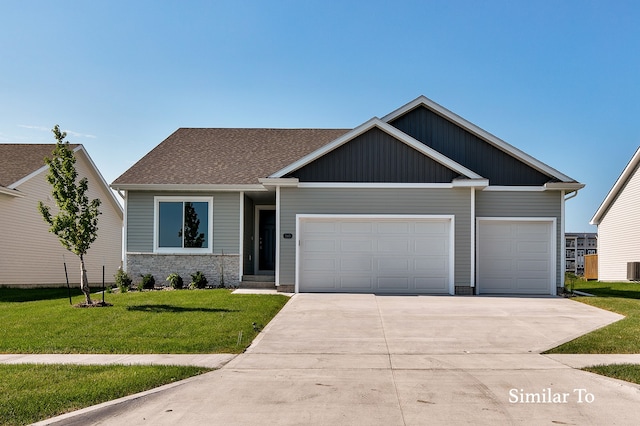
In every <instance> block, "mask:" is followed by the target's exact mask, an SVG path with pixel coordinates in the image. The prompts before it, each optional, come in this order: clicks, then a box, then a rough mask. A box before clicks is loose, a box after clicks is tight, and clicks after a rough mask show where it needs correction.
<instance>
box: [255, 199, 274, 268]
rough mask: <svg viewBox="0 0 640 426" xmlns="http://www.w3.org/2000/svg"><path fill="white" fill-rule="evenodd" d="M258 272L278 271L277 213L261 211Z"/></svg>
mask: <svg viewBox="0 0 640 426" xmlns="http://www.w3.org/2000/svg"><path fill="white" fill-rule="evenodd" d="M258 224H259V225H258V227H259V231H258V238H259V240H258V270H260V271H274V270H275V269H276V211H275V210H260V218H259V222H258Z"/></svg>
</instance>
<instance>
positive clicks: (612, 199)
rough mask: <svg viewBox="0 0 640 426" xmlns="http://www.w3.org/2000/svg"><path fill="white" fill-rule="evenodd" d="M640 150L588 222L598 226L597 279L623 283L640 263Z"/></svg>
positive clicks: (639, 149)
mask: <svg viewBox="0 0 640 426" xmlns="http://www.w3.org/2000/svg"><path fill="white" fill-rule="evenodd" d="M639 168H640V148H638V150H637V151H636V153H635V154H634V155H633V157H632V158H631V161H629V164H627V167H625V168H624V170H623V171H622V174H621V175H620V177H619V178H618V180H617V181H616V183H615V184H614V185H613V188H611V190H610V191H609V193H608V194H607V196H606V197H605V199H604V201H603V202H602V204H601V205H600V207H599V208H598V210H597V211H596V213H595V215H594V216H593V218H592V219H591V222H590V223H591V224H592V225H597V226H598V280H600V281H627V279H628V278H627V267H628V265H627V264H628V263H630V262H640V172H639V171H638V169H639Z"/></svg>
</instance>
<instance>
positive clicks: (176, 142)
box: [111, 96, 584, 294]
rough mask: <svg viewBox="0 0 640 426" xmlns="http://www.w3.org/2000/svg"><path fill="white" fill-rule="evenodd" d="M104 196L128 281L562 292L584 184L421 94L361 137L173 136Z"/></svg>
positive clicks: (353, 132) (365, 127)
mask: <svg viewBox="0 0 640 426" xmlns="http://www.w3.org/2000/svg"><path fill="white" fill-rule="evenodd" d="M111 186H112V188H114V189H116V190H118V191H121V193H122V194H123V196H124V198H125V247H126V253H125V259H126V267H127V269H128V271H129V272H130V273H131V274H132V275H133V276H137V275H139V274H143V273H152V274H154V276H155V277H156V280H158V278H160V279H162V280H164V278H165V277H166V276H167V275H168V274H169V273H172V272H178V273H179V274H181V275H183V276H187V277H188V274H190V273H193V272H195V271H196V270H201V271H203V272H204V274H205V276H207V277H208V278H209V280H210V281H211V282H214V283H219V282H220V281H221V280H222V279H224V283H225V285H230V284H232V285H237V284H238V283H242V282H243V281H246V280H249V279H255V276H265V275H271V276H273V278H274V280H275V285H276V286H277V288H278V289H279V290H281V291H295V292H352V293H362V292H364V293H383V294H384V293H389V294H402V293H404V294H556V292H557V291H558V288H559V287H562V286H563V276H564V263H563V261H564V236H563V229H564V202H565V197H566V196H567V195H568V194H571V193H573V192H576V191H578V190H579V189H581V188H582V187H583V186H584V185H583V184H581V183H578V182H576V181H575V180H573V179H571V178H570V177H568V176H566V175H564V174H562V173H560V172H559V171H557V170H555V169H553V168H551V167H549V166H548V165H546V164H544V163H542V162H541V161H539V160H536V159H535V158H533V157H531V156H529V155H527V154H525V153H524V152H522V151H520V150H518V149H517V148H515V147H513V146H511V145H509V144H507V143H506V142H504V141H502V140H500V139H498V138H497V137H495V136H493V135H491V134H489V133H487V132H486V131H484V130H482V129H480V128H479V127H478V126H476V125H474V124H472V123H470V122H468V121H467V120H465V119H463V118H461V117H459V116H458V115H456V114H454V113H453V112H451V111H449V110H447V109H445V108H444V107H442V106H440V105H438V104H436V103H435V102H433V101H431V100H429V99H428V98H426V97H424V96H421V97H419V98H417V99H415V100H414V101H412V102H410V103H408V104H406V105H404V106H403V107H401V108H399V109H397V110H395V111H393V112H391V113H390V114H388V115H386V116H384V117H383V118H372V119H371V120H369V121H367V122H365V123H363V124H361V125H360V126H358V127H356V128H354V129H219V128H218V129H215V128H214V129H211V128H205V129H178V130H177V131H176V132H175V133H173V134H172V135H170V136H169V137H168V138H167V139H166V140H164V141H163V142H162V143H160V144H159V145H158V146H157V147H155V148H154V149H153V150H152V151H151V152H149V153H148V154H147V155H146V156H144V157H143V158H142V159H141V160H140V161H138V162H137V163H136V164H135V165H133V166H132V167H131V168H130V169H129V170H127V171H126V172H125V173H124V174H122V175H121V176H120V177H118V178H117V179H116V180H115V181H114V182H113V184H112V185H111Z"/></svg>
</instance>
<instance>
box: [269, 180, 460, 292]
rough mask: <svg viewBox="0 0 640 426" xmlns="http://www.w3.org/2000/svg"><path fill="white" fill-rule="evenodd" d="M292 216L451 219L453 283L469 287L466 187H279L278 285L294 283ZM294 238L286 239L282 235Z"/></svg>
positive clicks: (294, 220)
mask: <svg viewBox="0 0 640 426" xmlns="http://www.w3.org/2000/svg"><path fill="white" fill-rule="evenodd" d="M296 214H345V215H348V214H371V215H396V214H397V215H400V214H402V215H454V216H455V222H454V223H455V259H454V261H455V270H454V274H455V277H454V278H455V285H457V286H469V282H470V274H471V258H470V256H471V255H470V251H469V245H470V244H471V239H470V237H471V196H470V191H469V189H468V188H464V189H462V188H460V189H420V188H358V189H352V188H286V187H283V188H281V193H280V235H279V236H278V238H280V257H279V259H280V284H284V285H290V284H295V272H296V271H295V269H296V258H295V257H296V244H297V241H298V236H297V235H296ZM287 233H288V234H292V235H293V238H291V239H285V238H283V234H287Z"/></svg>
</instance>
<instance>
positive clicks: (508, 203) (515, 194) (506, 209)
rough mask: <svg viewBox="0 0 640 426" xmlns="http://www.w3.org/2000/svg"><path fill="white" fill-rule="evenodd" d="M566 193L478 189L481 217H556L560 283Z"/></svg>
mask: <svg viewBox="0 0 640 426" xmlns="http://www.w3.org/2000/svg"><path fill="white" fill-rule="evenodd" d="M562 203H564V200H563V199H562V193H561V192H560V191H540V192H531V191H478V192H477V193H476V216H477V217H555V218H556V280H557V281H556V285H557V286H560V283H561V282H562V281H561V276H562V274H563V273H564V271H563V269H562V255H563V253H562V238H563V233H564V230H563V229H562V218H561V215H562Z"/></svg>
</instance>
